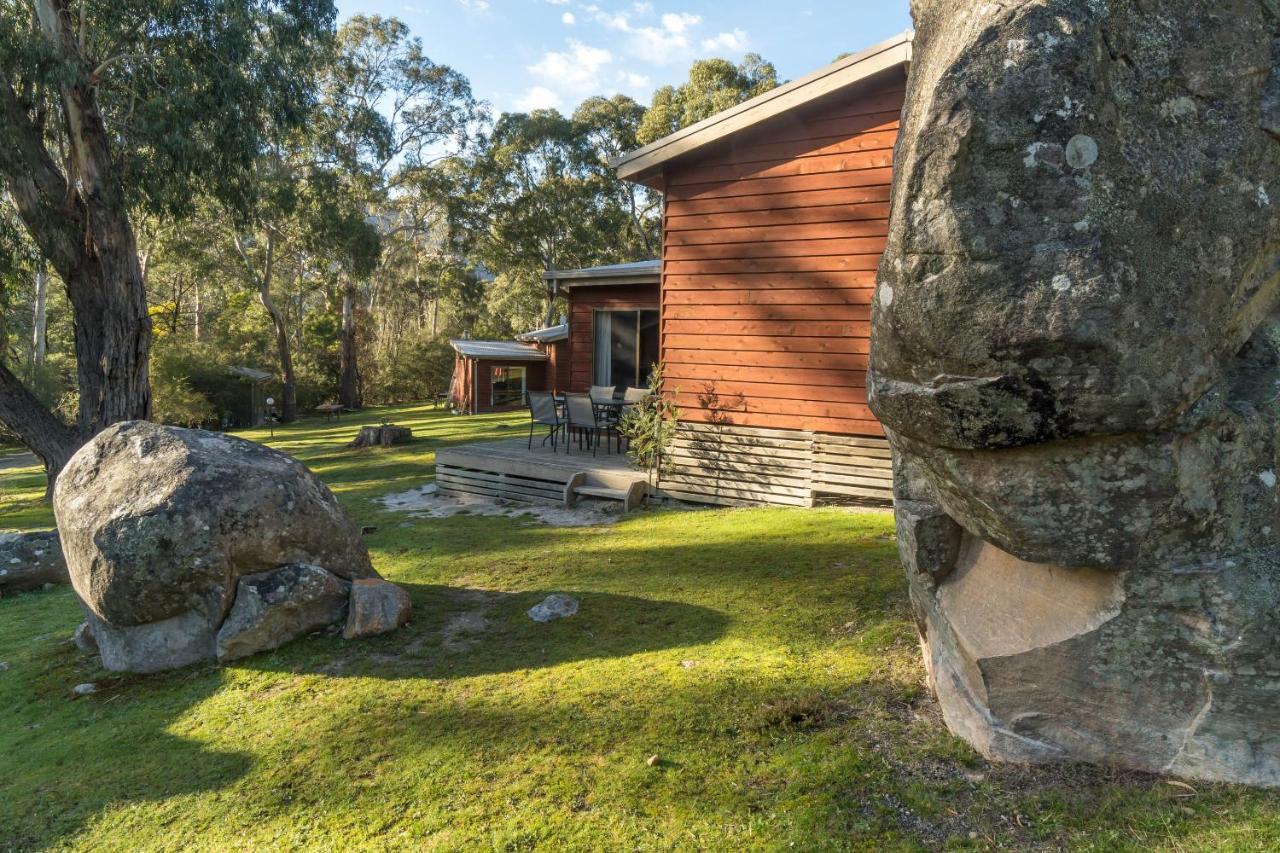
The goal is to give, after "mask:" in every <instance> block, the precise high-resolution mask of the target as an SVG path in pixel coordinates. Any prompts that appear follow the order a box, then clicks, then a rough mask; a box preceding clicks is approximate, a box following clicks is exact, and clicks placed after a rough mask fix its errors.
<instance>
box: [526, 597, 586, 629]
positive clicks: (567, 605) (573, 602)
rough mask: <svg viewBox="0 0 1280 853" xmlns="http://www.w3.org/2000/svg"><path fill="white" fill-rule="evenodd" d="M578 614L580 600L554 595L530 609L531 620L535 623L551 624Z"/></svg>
mask: <svg viewBox="0 0 1280 853" xmlns="http://www.w3.org/2000/svg"><path fill="white" fill-rule="evenodd" d="M577 612H578V599H576V598H570V597H569V596H567V595H561V594H560V593H558V592H557V593H553V594H552V595H548V596H547V597H546V598H544V599H542V601H540V602H538V603H537V604H535V605H534V606H533V607H530V608H529V611H528V613H529V618H530V619H532V620H533V621H534V622H550V621H551V620H553V619H564V618H565V617H568V616H572V615H573V614H575V613H577Z"/></svg>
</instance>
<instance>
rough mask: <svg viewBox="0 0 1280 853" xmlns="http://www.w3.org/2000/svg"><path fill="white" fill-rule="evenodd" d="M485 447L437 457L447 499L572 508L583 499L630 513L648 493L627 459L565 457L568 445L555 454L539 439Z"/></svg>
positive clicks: (584, 453)
mask: <svg viewBox="0 0 1280 853" xmlns="http://www.w3.org/2000/svg"><path fill="white" fill-rule="evenodd" d="M527 441H528V439H525V438H513V439H507V440H505V441H490V442H484V443H482V444H464V445H461V446H459V447H449V448H444V449H441V450H438V451H437V452H436V487H437V489H438V490H439V491H440V492H441V493H443V494H452V495H480V496H483V497H491V498H501V499H504V500H512V501H520V502H523V503H554V504H562V505H564V506H572V505H573V504H574V503H575V502H576V501H577V499H578V498H579V497H583V496H587V497H598V498H611V499H614V500H620V501H622V502H623V503H624V504H625V505H626V508H627V509H632V508H634V507H635V506H637V505H638V504H639V503H640V501H641V500H643V499H644V496H645V495H646V494H647V493H648V478H647V477H646V476H645V473H644V472H643V471H638V470H636V469H635V468H634V467H633V466H632V465H631V463H630V462H629V461H628V460H627V457H626V455H625V454H621V453H617V452H614V453H605V452H604V448H601V449H600V452H599V454H598V455H596V456H592V455H591V451H589V450H579V449H578V446H577V444H576V443H575V444H574V445H573V449H572V452H571V453H569V454H566V453H565V452H564V444H563V443H561V444H560V446H559V448H557V449H556V450H554V451H553V450H552V448H551V445H550V444H549V443H548V444H545V445H543V444H540V443H539V442H540V441H541V439H540V437H539V436H536V435H535V436H534V439H533V447H532V449H530V448H529V446H528V444H527Z"/></svg>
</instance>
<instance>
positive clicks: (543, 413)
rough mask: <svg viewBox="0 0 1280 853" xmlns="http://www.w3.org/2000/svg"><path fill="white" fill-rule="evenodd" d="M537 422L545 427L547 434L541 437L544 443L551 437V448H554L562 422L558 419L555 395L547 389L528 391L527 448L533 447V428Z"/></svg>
mask: <svg viewBox="0 0 1280 853" xmlns="http://www.w3.org/2000/svg"><path fill="white" fill-rule="evenodd" d="M538 424H542V425H543V426H545V427H547V434H546V435H544V436H543V437H542V443H543V444H546V443H547V439H548V438H549V439H551V449H552V450H555V448H556V439H557V438H558V437H559V435H560V429H561V428H562V427H563V426H564V422H563V421H562V420H560V409H559V408H558V407H557V406H556V400H555V397H554V396H552V394H551V392H549V391H530V392H529V449H530V450H532V449H533V430H534V427H535V426H537V425H538ZM566 444H567V442H566Z"/></svg>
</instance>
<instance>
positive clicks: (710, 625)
mask: <svg viewBox="0 0 1280 853" xmlns="http://www.w3.org/2000/svg"><path fill="white" fill-rule="evenodd" d="M400 586H402V587H403V588H405V589H406V590H408V592H409V594H410V597H411V598H412V599H413V606H414V618H413V620H412V621H411V622H410V624H409V625H406V626H405V627H403V628H401V629H400V630H398V631H395V632H393V633H391V634H387V635H384V636H382V637H376V638H371V639H366V640H360V641H356V642H347V641H342V640H338V639H329V640H327V641H326V640H321V641H319V642H314V643H310V644H305V643H295V644H292V645H291V646H290V647H286V648H283V649H280V650H278V651H277V652H275V653H269V654H264V655H258V656H255V657H252V658H249V659H247V660H245V661H243V662H237V663H236V665H237V666H243V667H245V668H249V669H256V670H263V671H274V670H288V671H291V672H295V673H298V672H304V673H318V674H323V675H329V676H339V677H341V676H358V677H363V678H368V677H374V678H388V679H403V678H428V679H453V678H468V677H472V676H478V675H495V674H500V673H510V672H520V671H524V670H535V669H541V668H544V667H552V666H558V665H560V664H564V663H573V662H579V661H588V660H599V659H604V658H623V657H628V656H630V655H635V654H643V653H645V652H654V651H661V650H664V649H671V648H678V647H681V646H697V645H702V644H704V643H710V642H714V641H715V640H718V639H719V638H720V637H722V636H724V634H725V632H726V630H727V629H728V627H729V624H730V619H729V617H728V616H727V615H726V614H724V613H721V612H719V611H716V610H713V609H711V608H708V607H700V606H697V605H693V604H684V603H681V602H675V601H657V600H654V599H650V598H640V597H636V596H628V595H614V594H611V593H602V592H591V591H582V590H574V589H563V588H562V589H555V590H531V591H522V592H497V591H492V590H479V589H465V588H458V587H448V586H440V585H434V584H409V583H400ZM553 592H558V593H562V594H566V595H569V596H571V597H573V598H575V599H577V601H578V602H579V608H578V612H577V613H576V614H575V615H573V616H570V617H567V618H562V619H557V620H554V621H552V622H547V623H539V622H535V621H534V620H533V619H531V618H530V617H529V616H528V615H527V612H526V611H527V610H528V609H529V608H530V607H532V606H533V605H535V604H537V603H538V602H540V601H542V600H543V599H544V598H546V597H547V596H548V595H551V594H552V593H553Z"/></svg>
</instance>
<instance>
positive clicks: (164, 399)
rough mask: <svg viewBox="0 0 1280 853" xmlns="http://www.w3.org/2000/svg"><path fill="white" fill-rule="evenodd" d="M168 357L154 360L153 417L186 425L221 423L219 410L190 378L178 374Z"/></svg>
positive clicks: (204, 425)
mask: <svg viewBox="0 0 1280 853" xmlns="http://www.w3.org/2000/svg"><path fill="white" fill-rule="evenodd" d="M170 366H171V362H170V361H169V360H168V359H164V360H160V361H159V364H157V359H154V358H153V359H152V360H151V419H152V420H154V421H156V422H157V423H162V424H172V425H174V426H183V427H206V428H208V427H215V428H216V427H217V426H219V421H218V413H217V411H216V410H215V408H214V405H213V403H212V402H211V401H210V400H209V398H208V397H206V396H204V395H203V394H198V393H196V392H195V391H194V390H193V389H192V388H191V385H190V383H189V382H188V381H187V378H186V377H185V376H183V375H174V373H173V372H172V370H169V369H165V368H168V367H170Z"/></svg>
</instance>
